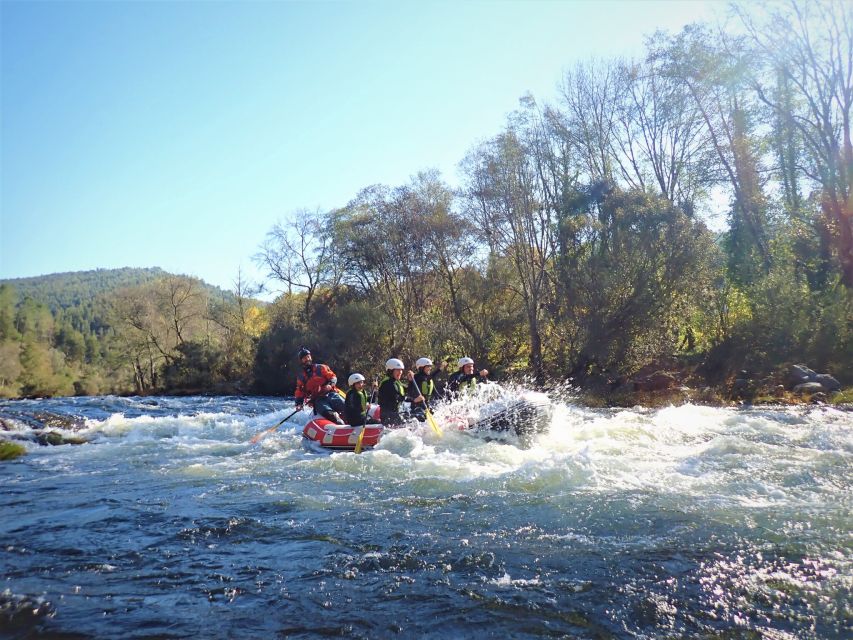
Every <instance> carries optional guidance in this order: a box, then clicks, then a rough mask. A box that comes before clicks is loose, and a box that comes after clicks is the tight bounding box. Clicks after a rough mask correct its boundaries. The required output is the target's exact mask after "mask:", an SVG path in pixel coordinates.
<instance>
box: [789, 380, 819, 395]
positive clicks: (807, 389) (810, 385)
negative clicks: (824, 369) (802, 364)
mask: <svg viewBox="0 0 853 640" xmlns="http://www.w3.org/2000/svg"><path fill="white" fill-rule="evenodd" d="M821 391H825V389H824V388H823V385H822V384H821V383H820V382H804V383H802V384H798V385H797V386H796V387H794V393H799V394H802V395H807V394H810V393H819V392H821Z"/></svg>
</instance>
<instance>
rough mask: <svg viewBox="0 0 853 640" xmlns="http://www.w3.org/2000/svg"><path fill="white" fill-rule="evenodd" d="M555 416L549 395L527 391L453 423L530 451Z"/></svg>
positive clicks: (486, 405) (488, 438)
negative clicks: (553, 415)
mask: <svg viewBox="0 0 853 640" xmlns="http://www.w3.org/2000/svg"><path fill="white" fill-rule="evenodd" d="M494 386H495V387H497V385H494ZM552 413H553V405H552V404H551V401H550V400H549V399H548V397H547V396H546V395H545V394H543V393H538V392H534V391H526V392H523V393H520V394H518V395H514V396H508V397H502V398H498V399H495V400H492V401H491V402H486V403H485V404H483V405H482V406H480V407H479V410H477V411H476V412H475V413H473V414H471V413H469V414H467V415H466V416H464V417H460V416H456V417H455V419H454V418H451V422H452V423H453V424H454V426H456V428H458V429H459V430H460V431H464V432H465V433H468V434H470V435H474V436H478V437H480V438H483V439H485V440H499V441H502V442H506V443H508V444H515V445H518V446H520V447H521V448H523V449H527V448H529V447H530V446H531V445H532V444H533V441H534V440H535V438H536V436H537V435H539V434H540V433H544V432H546V431H547V430H548V429H549V428H550V426H551V416H552ZM460 418H461V419H460Z"/></svg>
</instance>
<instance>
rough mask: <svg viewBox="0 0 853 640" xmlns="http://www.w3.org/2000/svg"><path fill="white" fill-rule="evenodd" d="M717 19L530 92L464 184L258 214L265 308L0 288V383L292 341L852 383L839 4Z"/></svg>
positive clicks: (844, 25) (421, 185)
mask: <svg viewBox="0 0 853 640" xmlns="http://www.w3.org/2000/svg"><path fill="white" fill-rule="evenodd" d="M735 14H736V17H737V18H738V19H739V21H740V25H741V26H742V27H743V28H742V29H740V30H739V35H737V36H736V37H735V36H732V35H729V34H727V33H725V32H723V31H721V30H717V29H715V28H712V27H711V26H710V25H696V24H694V25H689V26H688V27H686V28H685V29H684V30H682V32H680V33H677V34H666V33H658V34H655V35H654V36H653V37H651V38H649V39H648V41H647V44H646V49H645V51H644V53H643V55H641V56H639V57H638V58H637V59H635V60H610V61H608V60H604V61H601V60H599V61H590V62H587V63H582V64H579V65H577V66H576V67H575V68H573V69H572V70H570V71H569V72H568V73H567V74H566V75H565V77H564V78H563V82H562V84H561V89H560V95H559V99H558V102H557V103H556V104H539V103H537V101H536V99H535V98H534V97H533V96H530V95H527V96H523V97H522V98H521V100H520V105H519V108H518V109H517V110H516V111H514V112H513V113H511V114H509V115H508V117H507V119H506V122H505V124H504V125H503V126H502V127H500V129H499V130H498V131H496V132H495V133H494V135H492V136H489V137H487V138H486V139H485V140H482V141H480V142H478V143H477V144H475V145H473V146H472V148H471V149H470V150H469V152H468V153H467V154H466V156H465V158H464V159H463V160H462V162H461V165H460V170H461V178H462V180H461V184H460V187H459V188H458V189H456V190H454V189H452V188H451V187H450V185H448V184H447V183H446V182H444V180H442V178H441V176H440V175H439V174H438V173H437V172H436V171H424V172H421V173H418V174H417V175H415V176H413V177H412V178H411V179H410V180H409V181H408V182H406V183H405V184H402V185H398V186H394V185H371V186H367V187H365V188H364V189H362V190H360V191H359V192H358V193H356V194H355V197H354V198H353V199H352V200H351V201H350V202H348V203H346V204H344V205H343V206H340V207H337V208H334V209H331V210H329V211H307V210H297V211H295V212H293V213H292V214H291V215H290V216H288V217H287V218H286V219H284V220H283V221H279V222H277V223H275V224H274V225H273V226H272V228H271V230H270V232H269V233H268V234H267V236H266V239H265V240H264V241H263V244H262V245H261V248H260V251H259V253H258V255H257V256H256V259H257V261H258V263H259V264H260V265H261V266H263V267H264V268H265V269H266V270H267V272H268V274H269V277H270V278H272V279H274V280H276V281H277V282H278V283H279V284H280V285H281V286H282V289H283V291H284V293H283V294H282V295H281V296H280V297H279V298H278V299H277V300H276V301H275V302H274V303H273V304H272V305H270V306H268V307H267V306H265V305H261V304H259V303H257V302H256V301H254V300H252V298H251V291H250V290H249V289H248V288H247V287H245V286H244V284H243V283H241V282H240V279H239V278H238V281H237V283H236V287H235V291H234V292H231V293H225V292H221V291H219V290H216V289H215V288H211V287H208V286H207V285H205V284H204V283H203V282H201V281H199V280H197V279H194V278H188V277H184V276H175V275H171V274H167V273H165V272H162V271H160V270H158V269H151V270H117V271H114V272H108V271H97V272H83V273H80V274H58V275H54V276H48V277H45V278H43V279H19V280H16V281H9V282H6V283H0V394H2V395H9V396H15V395H20V394H24V395H33V394H56V393H99V392H100V393H102V392H108V391H121V392H129V391H136V392H137V393H149V392H157V391H160V392H162V391H204V390H215V389H220V388H225V387H226V386H230V387H233V388H234V389H240V390H249V389H251V390H254V391H256V392H259V393H271V394H287V393H290V392H292V390H293V386H294V382H295V376H296V368H297V366H298V362H297V361H296V356H295V354H296V352H297V350H298V349H299V348H300V347H301V346H303V345H304V346H308V347H309V348H311V350H312V352H313V353H314V355H315V360H317V361H326V362H328V363H329V364H331V365H332V366H333V368H334V369H335V370H336V371H337V373H338V375H339V379H341V380H344V379H345V377H346V376H347V374H348V373H350V372H352V371H354V370H358V371H360V372H361V373H363V374H364V375H365V376H367V377H368V378H370V377H374V376H376V375H378V374H380V373H381V369H382V363H383V362H384V361H385V359H386V358H388V357H391V356H394V357H402V358H404V360H405V361H407V362H408V363H411V362H412V361H413V360H414V359H415V358H417V357H419V356H422V355H429V356H431V357H432V358H433V359H434V360H441V359H445V358H447V359H451V360H455V359H456V358H458V357H459V356H461V355H468V356H472V357H474V358H475V359H476V360H477V362H478V364H481V365H483V366H485V367H486V368H489V369H491V370H492V371H494V372H496V373H497V374H498V375H512V374H531V375H532V376H533V377H534V379H536V380H537V381H539V382H540V383H543V382H544V381H545V380H546V378H547V377H553V378H557V379H565V378H567V377H570V376H571V377H574V379H575V381H576V382H578V381H586V382H588V384H589V387H590V388H592V387H595V388H607V387H608V385H610V384H614V385H615V384H617V383H618V382H620V381H621V380H623V379H624V378H625V377H626V376H631V375H634V374H635V373H637V372H638V371H641V370H647V369H649V368H651V369H652V370H653V369H654V368H655V367H656V366H658V365H659V363H662V362H672V361H673V358H676V357H678V358H682V359H683V360H689V361H690V362H691V363H693V364H695V365H698V367H699V368H698V371H699V372H700V373H702V374H704V375H705V377H706V379H707V380H708V381H709V382H712V383H717V384H720V385H723V384H725V383H727V382H729V381H730V379H731V377H732V375H733V374H734V373H735V372H738V371H740V370H741V369H747V370H748V371H750V372H753V373H755V374H756V375H758V374H762V373H764V374H769V373H771V372H773V371H776V370H779V369H780V368H782V367H784V366H785V365H786V364H790V363H792V362H807V363H809V364H810V365H811V366H812V367H814V368H819V369H821V370H825V371H828V372H831V373H833V374H835V375H836V376H837V377H838V378H839V379H841V380H850V376H853V371H851V370H850V368H849V367H850V363H851V362H853V302H851V295H853V294H851V292H853V195H851V194H853V142H851V131H850V127H851V111H853V85H852V84H851V83H853V75H851V74H850V73H849V69H851V68H853V8H851V5H849V3H848V4H842V3H835V4H834V3H824V2H817V3H800V2H790V3H788V4H774V5H773V6H772V7H770V8H769V9H768V10H767V11H764V12H762V11H755V12H753V11H752V10H751V7H750V6H749V5H746V4H743V5H740V6H738V7H736V10H735ZM845 70H846V71H845ZM721 203H724V204H722V207H723V209H724V215H725V221H726V229H725V230H724V231H722V232H720V233H718V234H716V235H714V234H713V233H712V232H711V231H710V230H709V228H708V220H709V219H710V216H711V214H712V212H713V210H715V209H718V208H719V207H720V206H721ZM12 285H14V286H12Z"/></svg>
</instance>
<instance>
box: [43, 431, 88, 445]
mask: <svg viewBox="0 0 853 640" xmlns="http://www.w3.org/2000/svg"><path fill="white" fill-rule="evenodd" d="M36 442H38V443H39V444H41V445H45V446H58V445H62V444H85V443H86V442H88V441H87V440H86V439H85V438H81V437H79V436H67V435H65V434H63V433H59V432H58V431H42V432H41V433H37V434H36Z"/></svg>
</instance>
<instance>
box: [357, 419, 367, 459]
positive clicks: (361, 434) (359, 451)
mask: <svg viewBox="0 0 853 640" xmlns="http://www.w3.org/2000/svg"><path fill="white" fill-rule="evenodd" d="M365 427H367V425H363V426H362V427H361V433H359V434H358V442H356V443H355V452H356V453H361V441H362V440H364V429H365Z"/></svg>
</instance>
